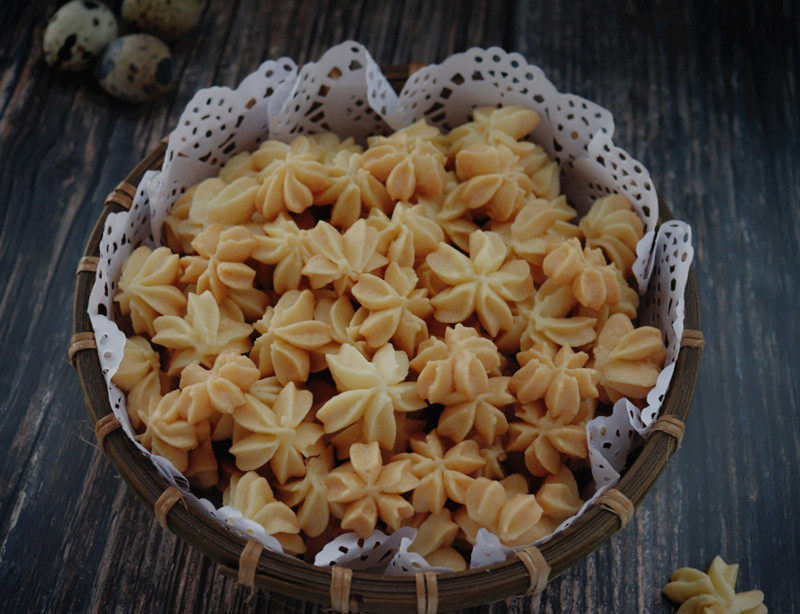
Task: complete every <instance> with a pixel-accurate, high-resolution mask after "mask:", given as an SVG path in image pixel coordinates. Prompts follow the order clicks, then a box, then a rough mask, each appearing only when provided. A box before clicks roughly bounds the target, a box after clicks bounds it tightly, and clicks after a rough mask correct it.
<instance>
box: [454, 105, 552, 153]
mask: <svg viewBox="0 0 800 614" xmlns="http://www.w3.org/2000/svg"><path fill="white" fill-rule="evenodd" d="M472 118H473V119H472V121H471V122H467V123H465V124H462V125H461V126H457V127H455V128H453V129H452V130H451V131H450V133H449V134H448V135H447V136H448V139H449V140H450V150H449V154H450V156H451V157H454V156H455V155H456V154H458V152H459V151H461V150H462V149H464V148H465V147H469V146H470V145H475V144H481V145H503V146H505V147H508V148H509V149H511V150H512V151H513V152H514V154H515V155H517V156H520V155H525V154H527V153H529V152H530V150H531V147H530V146H531V145H532V143H528V142H527V141H520V139H522V138H524V137H525V136H527V135H528V134H530V133H531V132H533V130H534V129H535V128H536V126H537V125H538V124H539V115H538V114H537V113H536V111H532V110H531V109H526V108H525V107H521V106H518V105H509V106H507V107H500V108H496V107H478V108H476V109H475V110H474V111H473V112H472Z"/></svg>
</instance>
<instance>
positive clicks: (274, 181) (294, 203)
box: [253, 146, 331, 221]
mask: <svg viewBox="0 0 800 614" xmlns="http://www.w3.org/2000/svg"><path fill="white" fill-rule="evenodd" d="M274 147H275V146H270V148H274ZM270 157H274V159H273V161H272V162H270V163H269V164H268V165H267V166H266V167H265V168H264V170H262V171H261V172H260V173H259V174H258V180H259V181H261V186H260V187H259V188H258V193H257V194H256V196H255V203H256V207H257V208H258V212H259V213H261V215H263V216H264V217H265V218H266V219H267V220H268V221H269V220H273V219H275V217H277V215H278V214H279V213H281V212H283V211H291V212H292V213H301V212H302V211H305V210H306V209H308V208H309V207H310V206H311V205H313V204H314V197H315V194H318V193H320V192H322V191H323V190H325V189H327V188H328V187H329V186H330V184H331V180H330V177H329V173H328V168H327V167H326V166H325V165H323V164H320V162H319V161H318V160H317V159H316V158H315V157H314V155H312V154H310V153H294V152H293V151H291V148H289V150H288V151H284V153H283V155H281V154H280V153H277V152H272V151H270V152H269V153H267V148H266V147H265V148H262V149H261V150H259V151H257V152H256V153H254V154H253V158H254V159H256V160H257V162H256V163H257V164H260V163H263V162H266V161H267V160H269V159H270ZM262 158H263V160H262Z"/></svg>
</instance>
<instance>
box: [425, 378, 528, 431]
mask: <svg viewBox="0 0 800 614" xmlns="http://www.w3.org/2000/svg"><path fill="white" fill-rule="evenodd" d="M510 379H511V378H509V377H491V378H489V389H488V390H487V391H486V392H482V393H480V394H477V395H475V396H474V397H464V396H462V395H460V394H457V393H454V394H452V395H450V396H449V397H448V398H446V399H444V400H443V401H442V404H443V405H444V406H445V407H444V411H443V412H442V413H441V415H440V416H439V425H438V426H437V427H436V430H437V431H439V433H440V434H442V435H444V436H445V437H449V438H450V439H452V440H453V441H455V442H459V441H464V439H466V438H467V436H468V435H469V433H470V431H472V429H473V428H474V429H475V432H476V433H477V434H478V435H479V436H480V437H482V438H483V440H484V441H485V442H492V441H494V440H495V438H496V437H497V436H499V435H502V434H503V433H505V432H506V431H507V430H508V421H507V420H506V416H505V414H504V413H503V410H502V408H503V407H506V406H507V405H511V403H513V402H514V396H513V395H512V394H510V393H509V391H508V382H509V380H510Z"/></svg>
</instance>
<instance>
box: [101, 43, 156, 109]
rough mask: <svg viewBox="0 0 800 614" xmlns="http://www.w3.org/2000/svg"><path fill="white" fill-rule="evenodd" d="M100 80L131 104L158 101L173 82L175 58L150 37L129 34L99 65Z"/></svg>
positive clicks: (108, 88)
mask: <svg viewBox="0 0 800 614" xmlns="http://www.w3.org/2000/svg"><path fill="white" fill-rule="evenodd" d="M96 74H97V80H98V81H99V82H100V86H101V87H102V88H103V89H104V90H105V91H107V92H108V93H109V94H111V95H112V96H115V97H116V98H120V99H122V100H125V101H127V102H146V101H148V100H152V99H153V98H157V97H158V96H160V95H161V94H163V93H164V92H165V91H166V90H167V89H168V88H169V84H170V81H171V79H172V56H171V55H170V52H169V47H167V46H166V45H165V44H164V43H163V42H161V41H160V40H158V39H157V38H156V37H154V36H150V35H149V34H129V35H128V36H123V37H122V38H118V39H117V40H115V41H114V42H113V43H111V44H110V45H109V46H108V48H106V50H105V52H104V53H103V57H102V58H101V59H100V61H99V62H98V63H97V71H96Z"/></svg>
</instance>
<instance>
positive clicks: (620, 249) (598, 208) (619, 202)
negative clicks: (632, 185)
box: [580, 194, 644, 275]
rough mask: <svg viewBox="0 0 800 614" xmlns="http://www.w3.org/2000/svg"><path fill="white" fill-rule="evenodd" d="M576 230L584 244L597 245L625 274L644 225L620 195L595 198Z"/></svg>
mask: <svg viewBox="0 0 800 614" xmlns="http://www.w3.org/2000/svg"><path fill="white" fill-rule="evenodd" d="M580 229H581V231H582V232H583V236H584V237H585V238H586V246H587V247H591V248H600V249H602V250H603V252H604V253H605V255H606V257H607V258H608V259H609V260H610V261H611V262H613V263H614V264H616V265H617V268H618V269H619V270H620V271H622V272H623V273H624V274H625V275H630V274H631V266H632V265H633V263H634V262H635V261H636V245H637V244H638V243H639V241H640V240H641V238H642V237H643V236H644V224H642V220H641V219H640V218H639V216H638V215H637V214H636V212H635V211H634V210H633V205H631V201H629V200H628V199H627V198H626V197H625V196H623V195H622V194H611V195H609V196H605V197H603V198H598V199H597V200H596V201H594V203H593V204H592V208H591V209H589V213H587V214H586V215H585V216H583V219H581V222H580Z"/></svg>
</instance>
